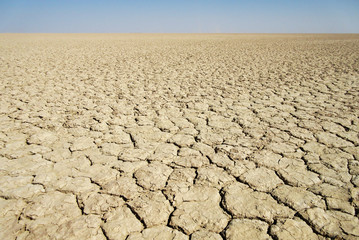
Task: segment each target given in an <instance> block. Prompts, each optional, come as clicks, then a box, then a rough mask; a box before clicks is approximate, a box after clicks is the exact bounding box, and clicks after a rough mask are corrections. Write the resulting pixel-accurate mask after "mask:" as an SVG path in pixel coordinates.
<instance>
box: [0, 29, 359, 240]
mask: <svg viewBox="0 0 359 240" xmlns="http://www.w3.org/2000/svg"><path fill="white" fill-rule="evenodd" d="M0 89H1V91H0V96H1V98H0V238H1V239H18V240H20V239H36V240H41V239H90V240H106V239H109V240H120V239H127V240H134V239H176V240H180V239H183V240H184V239H192V240H199V239H212V240H217V239H231V240H234V239H307V240H308V239H320V240H321V239H334V238H335V239H359V176H358V175H359V136H358V134H359V118H358V117H359V35H355V34H353V35H350V34H347V35H339V34H334V35H327V34H322V35H308V34H307V35H306V34H303V35H300V34H287V35H280V34H268V35H265V34H0Z"/></svg>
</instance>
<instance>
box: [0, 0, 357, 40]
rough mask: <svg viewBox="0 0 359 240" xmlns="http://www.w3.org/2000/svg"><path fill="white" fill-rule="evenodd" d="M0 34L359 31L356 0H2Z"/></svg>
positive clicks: (0, 4) (0, 0)
mask: <svg viewBox="0 0 359 240" xmlns="http://www.w3.org/2000/svg"><path fill="white" fill-rule="evenodd" d="M0 32H59V33H63V32H65V33H66V32H69V33H73V32H105V33H106V32H164V33H171V32H188V33H207V32H212V33H217V32H218V33H219V32H221V33H359V0H301V1H300V0H285V1H284V0H258V1H255V0H253V1H250V0H247V1H241V0H238V1H230V0H222V1H215V0H192V1H187V0H182V1H177V0H174V1H171V0H167V1H162V0H153V1H150V0H147V1H146V0H128V1H121V0H118V1H115V0H108V1H105V0H104V1H100V0H87V1H85V0H72V1H70V0H0Z"/></svg>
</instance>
